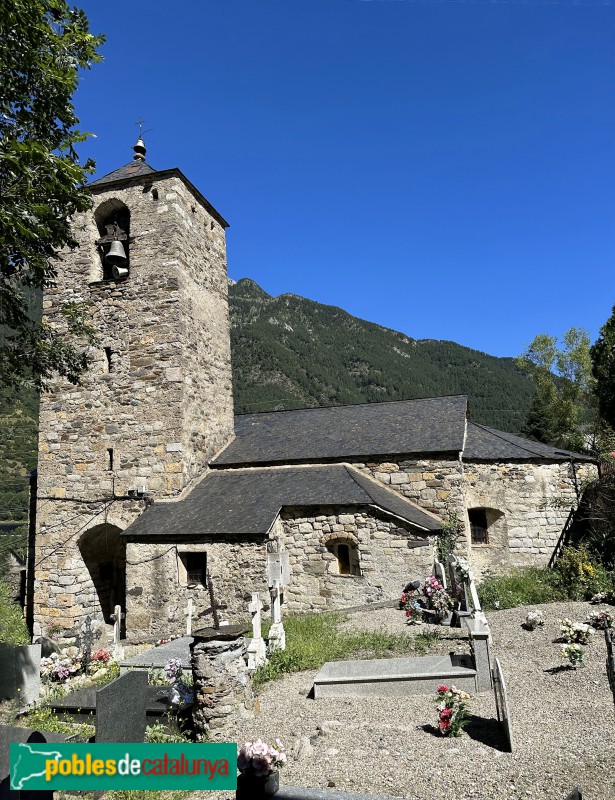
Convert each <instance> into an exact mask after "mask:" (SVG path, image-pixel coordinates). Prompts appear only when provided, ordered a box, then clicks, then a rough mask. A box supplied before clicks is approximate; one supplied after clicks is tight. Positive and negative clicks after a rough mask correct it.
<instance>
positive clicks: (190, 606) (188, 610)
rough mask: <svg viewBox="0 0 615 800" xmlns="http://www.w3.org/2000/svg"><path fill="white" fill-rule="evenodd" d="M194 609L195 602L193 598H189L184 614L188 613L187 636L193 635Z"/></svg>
mask: <svg viewBox="0 0 615 800" xmlns="http://www.w3.org/2000/svg"><path fill="white" fill-rule="evenodd" d="M193 610H194V603H193V602H192V598H191V597H190V598H189V599H188V605H187V606H186V608H185V610H184V614H185V615H186V636H191V634H192V612H193Z"/></svg>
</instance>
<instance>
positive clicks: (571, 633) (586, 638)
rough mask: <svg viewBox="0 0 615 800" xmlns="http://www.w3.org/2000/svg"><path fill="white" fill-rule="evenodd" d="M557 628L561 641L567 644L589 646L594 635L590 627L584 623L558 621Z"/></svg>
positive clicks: (565, 620) (567, 620)
mask: <svg viewBox="0 0 615 800" xmlns="http://www.w3.org/2000/svg"><path fill="white" fill-rule="evenodd" d="M559 628H560V633H561V635H562V639H564V640H565V641H566V642H568V643H569V644H589V642H590V641H591V637H592V636H593V635H594V633H595V631H594V629H593V628H592V626H591V625H586V624H585V623H584V622H572V620H570V619H568V618H566V619H562V620H560V623H559Z"/></svg>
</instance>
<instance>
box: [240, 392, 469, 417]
mask: <svg viewBox="0 0 615 800" xmlns="http://www.w3.org/2000/svg"><path fill="white" fill-rule="evenodd" d="M449 397H451V398H452V397H465V398H466V401H467V399H468V395H467V394H439V395H431V396H429V397H406V398H405V399H402V400H378V401H376V402H374V403H368V402H363V403H344V404H342V405H338V406H303V407H302V408H277V409H273V410H272V411H245V412H244V413H242V414H235V415H234V416H235V418H237V417H252V416H256V415H261V414H262V415H264V414H291V413H293V412H294V411H324V410H325V409H334V408H357V407H358V406H387V405H394V404H396V403H415V402H420V401H422V400H445V399H446V398H449Z"/></svg>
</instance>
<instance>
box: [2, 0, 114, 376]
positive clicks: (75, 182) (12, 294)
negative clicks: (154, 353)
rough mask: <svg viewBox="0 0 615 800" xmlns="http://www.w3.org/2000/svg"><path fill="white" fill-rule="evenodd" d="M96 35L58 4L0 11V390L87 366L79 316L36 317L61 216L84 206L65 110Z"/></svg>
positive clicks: (55, 255) (30, 3) (75, 312)
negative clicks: (53, 320) (53, 321)
mask: <svg viewBox="0 0 615 800" xmlns="http://www.w3.org/2000/svg"><path fill="white" fill-rule="evenodd" d="M102 41H103V38H102V37H101V36H93V35H92V34H91V33H90V32H89V30H88V20H87V17H86V16H85V14H84V12H83V11H81V10H80V9H71V8H70V7H69V6H68V5H67V4H66V2H65V1H64V0H7V1H6V2H3V3H2V4H0V83H1V85H2V91H1V92H0V384H2V385H3V386H7V385H19V384H21V383H23V382H24V381H30V382H32V383H34V384H35V385H38V386H42V385H44V384H45V382H46V380H47V379H48V378H49V377H50V376H51V375H52V374H53V373H54V372H58V373H59V374H61V375H63V376H64V377H65V378H67V379H68V380H70V381H72V382H77V380H78V378H79V375H80V373H81V372H82V371H83V369H85V367H86V364H87V361H86V357H85V355H84V349H83V346H82V345H81V346H80V342H81V341H82V340H81V338H80V337H82V336H83V335H86V336H87V334H88V330H89V329H88V327H87V325H86V322H85V309H83V308H80V307H78V306H77V305H75V304H74V303H66V304H65V305H64V307H63V308H62V309H61V310H62V313H63V320H64V326H63V329H62V326H60V327H58V328H52V327H51V326H50V325H47V324H45V322H44V321H42V320H41V315H40V313H39V309H38V308H37V299H38V300H39V302H40V291H41V290H42V289H44V288H45V287H47V286H50V285H51V284H52V283H53V280H54V276H55V274H56V269H57V268H58V267H57V265H58V262H59V261H60V258H61V257H60V255H59V253H60V251H61V250H62V249H63V248H74V247H75V246H76V241H75V239H74V237H73V235H72V233H71V227H70V218H71V216H72V215H73V214H74V213H75V212H77V211H84V210H85V209H87V208H89V207H90V205H91V197H90V194H89V192H88V191H87V189H86V188H85V187H84V186H83V185H82V184H83V183H84V181H85V178H86V175H87V174H89V173H90V172H92V171H93V166H94V165H93V163H92V162H91V161H87V162H86V163H85V164H84V165H81V164H80V163H79V159H78V156H77V153H76V151H75V145H76V144H77V143H79V142H82V141H83V140H84V139H85V137H86V134H82V133H80V132H79V130H78V129H77V128H76V125H77V124H78V119H77V117H76V116H75V110H74V107H73V104H72V95H73V93H74V92H75V90H76V88H77V83H78V73H79V70H80V69H85V68H89V66H90V65H91V64H92V63H93V62H95V61H98V60H100V56H99V55H98V53H97V48H98V47H99V46H100V44H101V43H102Z"/></svg>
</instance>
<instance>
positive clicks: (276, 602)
mask: <svg viewBox="0 0 615 800" xmlns="http://www.w3.org/2000/svg"><path fill="white" fill-rule="evenodd" d="M269 594H270V595H271V627H270V628H269V652H270V653H273V652H275V651H276V650H286V632H285V630H284V625H283V624H282V607H281V604H280V601H281V594H282V588H281V586H280V581H279V580H275V581H274V582H273V586H272V587H271V588H270V589H269Z"/></svg>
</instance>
